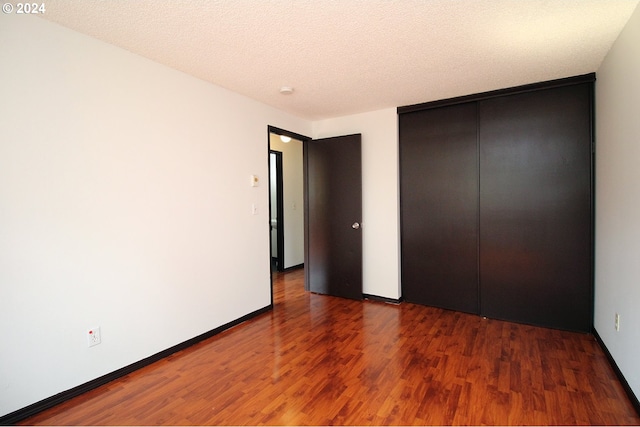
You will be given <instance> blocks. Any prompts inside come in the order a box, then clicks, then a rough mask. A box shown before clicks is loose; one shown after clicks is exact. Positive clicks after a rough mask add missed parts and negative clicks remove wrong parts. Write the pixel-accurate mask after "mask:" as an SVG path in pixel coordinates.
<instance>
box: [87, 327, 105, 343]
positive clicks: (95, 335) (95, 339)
mask: <svg viewBox="0 0 640 427" xmlns="http://www.w3.org/2000/svg"><path fill="white" fill-rule="evenodd" d="M101 342H102V337H101V336H100V326H97V327H95V328H91V329H89V330H88V331H87V344H89V347H93V346H94V345H98V344H100V343H101Z"/></svg>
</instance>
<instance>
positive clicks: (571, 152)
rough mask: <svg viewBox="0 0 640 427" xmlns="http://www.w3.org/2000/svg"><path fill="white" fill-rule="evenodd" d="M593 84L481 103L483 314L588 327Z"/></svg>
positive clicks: (527, 321)
mask: <svg viewBox="0 0 640 427" xmlns="http://www.w3.org/2000/svg"><path fill="white" fill-rule="evenodd" d="M590 97H591V84H581V85H574V86H567V87H562V88H556V89H549V90H541V91H536V92H529V93H523V94H517V95H512V96H504V97H499V98H494V99H490V100H486V101H482V102H480V104H479V117H480V121H479V129H480V148H481V149H480V189H481V190H480V245H481V250H480V286H481V295H482V299H481V301H482V302H481V313H482V314H483V315H484V316H489V317H493V318H498V319H505V320H515V321H519V322H525V323H532V324H536V325H541V326H550V327H554V328H561V329H570V330H578V331H585V332H588V331H590V329H591V321H592V320H591V317H592V316H591V301H592V295H591V286H590V283H591V274H592V273H591V233H592V230H591V122H590V110H589V108H590Z"/></svg>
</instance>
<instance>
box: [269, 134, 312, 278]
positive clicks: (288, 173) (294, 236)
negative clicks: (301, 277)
mask: <svg viewBox="0 0 640 427" xmlns="http://www.w3.org/2000/svg"><path fill="white" fill-rule="evenodd" d="M270 147H271V149H272V150H275V151H280V152H282V181H283V182H282V187H283V191H282V192H283V204H284V212H283V216H284V224H283V226H284V268H289V267H294V266H297V265H300V264H303V263H304V168H303V160H302V142H301V141H298V140H295V139H292V140H291V141H289V142H288V143H286V144H285V143H284V142H282V141H281V140H280V137H279V136H277V135H275V134H271V137H270Z"/></svg>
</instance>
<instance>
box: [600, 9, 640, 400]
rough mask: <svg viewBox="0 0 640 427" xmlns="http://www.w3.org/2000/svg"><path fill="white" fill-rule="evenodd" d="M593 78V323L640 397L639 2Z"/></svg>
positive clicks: (635, 392)
mask: <svg viewBox="0 0 640 427" xmlns="http://www.w3.org/2000/svg"><path fill="white" fill-rule="evenodd" d="M596 75H597V81H596V255H595V256H596V262H595V320H594V326H595V328H596V331H597V332H598V334H599V335H600V336H601V337H602V340H603V341H604V343H605V344H606V346H607V348H608V349H609V351H610V352H611V354H612V356H613V358H614V359H615V361H616V364H617V365H618V367H619V368H620V370H621V371H622V373H623V374H624V376H625V378H626V380H627V381H628V382H629V385H630V386H631V388H632V389H633V391H634V394H635V395H636V396H638V397H640V363H638V362H639V361H640V310H639V309H638V307H640V185H639V183H640V167H639V166H640V120H639V116H638V111H640V7H638V8H636V11H635V12H634V14H633V16H632V17H631V19H630V20H629V22H628V24H627V26H626V27H625V29H624V30H623V31H622V33H621V34H620V36H619V38H618V40H617V41H616V42H615V44H614V45H613V48H612V49H611V51H610V52H609V54H608V55H607V57H606V58H605V60H604V62H603V63H602V65H601V66H600V69H599V70H598V71H597V74H596ZM615 313H619V314H620V316H621V320H620V332H616V331H615V329H614V316H615Z"/></svg>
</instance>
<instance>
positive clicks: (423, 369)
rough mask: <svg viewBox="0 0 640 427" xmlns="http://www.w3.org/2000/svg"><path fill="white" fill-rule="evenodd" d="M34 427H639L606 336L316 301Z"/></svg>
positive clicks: (278, 304)
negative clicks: (602, 343) (605, 348)
mask: <svg viewBox="0 0 640 427" xmlns="http://www.w3.org/2000/svg"><path fill="white" fill-rule="evenodd" d="M303 280H304V272H303V270H296V271H292V272H287V273H277V274H275V275H274V310H273V311H272V312H268V313H265V314H263V315H261V316H259V317H257V318H254V319H252V320H250V321H247V322H245V323H243V324H241V325H239V326H237V327H235V328H232V329H231V330H228V331H225V332H223V333H221V334H218V335H216V336H215V337H212V338H210V339H208V340H205V341H203V342H200V343H198V344H196V345H194V346H192V347H190V348H188V349H186V350H182V351H180V352H178V353H175V354H173V355H171V356H169V357H167V358H166V359H163V360H161V361H159V362H157V363H154V364H153V365H150V366H147V367H145V368H143V369H140V370H138V371H136V372H134V373H131V374H129V375H126V376H124V377H122V378H120V379H118V380H116V381H113V382H112V383H109V384H107V385H105V386H103V387H100V388H98V389H95V390H92V391H90V392H88V393H85V394H84V395H82V396H79V397H77V398H75V399H72V400H70V401H67V402H65V403H62V404H60V405H58V406H57V407H54V408H51V409H50V410H47V411H44V412H41V413H40V414H37V415H35V416H33V417H31V418H29V419H26V420H24V422H23V423H22V424H23V425H532V424H534V425H582V424H603V425H638V424H640V417H638V414H636V413H635V411H634V408H633V406H632V405H631V403H630V402H629V400H628V398H627V396H626V395H625V394H624V390H623V388H622V386H621V385H620V383H619V382H618V380H617V378H616V377H615V374H614V373H613V370H612V369H611V367H610V366H609V365H608V362H607V359H606V357H605V355H604V354H603V353H602V350H601V349H600V347H599V346H598V344H597V342H596V341H595V339H594V337H593V336H591V335H586V334H576V333H570V332H563V331H557V330H551V329H544V328H537V327H533V326H528V325H520V324H515V323H509V322H502V321H497V320H490V319H484V318H482V317H478V316H474V315H470V314H465V313H458V312H453V311H447V310H441V309H437V308H433V307H424V306H418V305H413V304H408V303H403V304H399V305H397V304H387V303H382V302H375V301H368V300H365V301H352V300H346V299H340V298H334V297H330V296H326V295H316V294H310V293H308V292H305V291H304V283H303Z"/></svg>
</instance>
